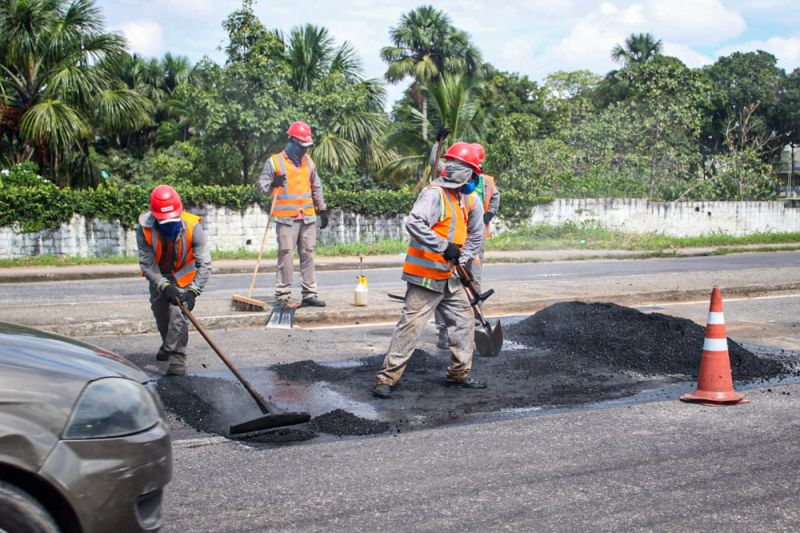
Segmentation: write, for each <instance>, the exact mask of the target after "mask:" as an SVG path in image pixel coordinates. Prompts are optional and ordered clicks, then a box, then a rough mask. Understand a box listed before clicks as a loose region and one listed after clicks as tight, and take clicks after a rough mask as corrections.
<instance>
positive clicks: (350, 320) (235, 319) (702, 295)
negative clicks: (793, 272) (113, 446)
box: [37, 282, 800, 337]
mask: <svg viewBox="0 0 800 533" xmlns="http://www.w3.org/2000/svg"><path fill="white" fill-rule="evenodd" d="M720 288H721V289H722V290H723V291H724V292H725V295H726V297H730V296H749V297H753V296H762V295H766V294H775V293H783V292H796V291H800V282H796V283H781V284H776V285H764V284H751V285H741V286H735V287H720ZM708 295H709V289H707V288H704V289H688V290H662V291H647V292H634V293H622V294H617V295H605V296H589V297H586V298H580V300H581V301H584V302H592V303H601V302H613V303H616V304H620V305H628V306H631V305H641V304H650V303H671V302H681V301H692V300H700V301H702V300H707V299H708ZM570 300H574V298H572V299H570ZM570 300H566V299H564V298H544V299H542V298H539V299H531V300H527V301H518V302H514V303H509V304H496V305H490V304H486V306H485V308H486V312H487V315H488V316H503V315H525V314H528V315H529V314H533V313H535V312H536V311H539V310H541V309H544V308H545V307H548V306H550V305H553V304H556V303H558V302H563V301H570ZM401 305H402V303H401V302H397V307H396V308H381V309H372V310H370V309H368V308H355V309H346V310H312V309H306V310H304V311H303V313H301V314H297V315H296V316H295V325H296V326H299V327H306V328H311V327H316V326H344V325H367V324H376V323H383V322H393V321H396V320H397V319H398V318H399V317H400V309H401ZM268 316H269V315H268V314H267V313H265V312H256V313H253V312H250V313H238V314H235V315H218V316H206V317H197V318H198V320H199V321H200V323H201V324H203V326H204V327H206V328H208V329H232V328H248V327H261V328H263V327H265V326H266V322H267V317H268ZM37 327H39V328H41V329H45V330H49V331H53V332H55V333H58V334H60V335H67V336H70V337H91V336H113V335H138V334H149V333H156V327H155V322H154V321H153V319H152V318H151V317H149V316H148V317H147V319H146V320H112V321H105V322H89V323H84V324H58V325H52V326H37ZM190 329H193V328H192V327H191V326H190Z"/></svg>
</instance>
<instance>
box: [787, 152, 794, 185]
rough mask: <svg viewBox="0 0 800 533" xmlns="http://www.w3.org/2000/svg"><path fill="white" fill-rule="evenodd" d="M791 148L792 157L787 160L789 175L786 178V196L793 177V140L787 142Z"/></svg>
mask: <svg viewBox="0 0 800 533" xmlns="http://www.w3.org/2000/svg"><path fill="white" fill-rule="evenodd" d="M789 147H790V148H791V150H792V159H791V160H790V161H789V176H788V177H787V178H786V198H787V199H788V198H789V190H790V189H791V188H792V181H793V180H792V178H794V142H790V143H789Z"/></svg>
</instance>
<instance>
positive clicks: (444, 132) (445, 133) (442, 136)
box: [436, 128, 450, 142]
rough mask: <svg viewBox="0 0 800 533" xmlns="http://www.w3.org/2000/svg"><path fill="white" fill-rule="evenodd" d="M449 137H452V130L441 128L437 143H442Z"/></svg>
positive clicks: (437, 135) (438, 132)
mask: <svg viewBox="0 0 800 533" xmlns="http://www.w3.org/2000/svg"><path fill="white" fill-rule="evenodd" d="M448 135H450V130H448V129H447V128H439V131H437V132H436V141H437V142H442V141H443V140H445V138H446V137H447V136H448Z"/></svg>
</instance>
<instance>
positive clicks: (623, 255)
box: [0, 244, 798, 284]
mask: <svg viewBox="0 0 800 533" xmlns="http://www.w3.org/2000/svg"><path fill="white" fill-rule="evenodd" d="M730 248H731V247H729V246H717V247H708V248H696V249H692V248H684V249H675V250H661V253H663V254H665V255H662V256H660V257H706V256H709V255H714V254H715V253H718V252H721V251H725V250H728V249H730ZM734 248H735V249H736V250H737V252H736V253H771V252H794V251H797V249H798V248H797V246H796V245H789V244H785V245H772V246H769V245H765V246H762V247H759V248H758V249H755V248H754V249H753V251H752V252H748V251H747V250H742V249H740V248H739V247H734ZM767 248H768V249H767ZM547 252H549V251H548V250H538V251H532V252H528V253H523V254H517V255H515V254H514V253H513V252H503V251H499V252H492V251H490V252H487V255H486V258H485V261H486V263H490V264H493V263H554V262H559V261H602V260H615V261H617V260H626V259H627V260H634V259H650V258H654V257H659V256H653V255H652V254H653V253H655V252H648V251H636V250H616V251H610V250H606V251H605V252H604V253H592V252H593V250H591V249H586V250H574V251H569V250H567V251H565V255H564V256H562V257H552V256H551V257H548V256H547ZM537 253H540V254H541V255H539V256H538V257H537V255H536V254H537ZM506 254H507V255H506ZM402 255H403V254H397V255H381V256H367V257H365V258H364V263H363V265H362V268H364V269H376V268H398V267H401V266H402V265H403V258H402ZM236 261H239V260H220V261H218V262H216V263H215V264H214V266H213V273H214V274H216V275H221V274H252V273H253V268H254V267H255V260H248V259H243V260H241V262H238V263H237V262H236ZM315 268H316V270H318V271H326V270H330V271H335V270H354V269H357V268H359V263H358V261H355V260H349V261H342V260H341V259H338V260H337V259H334V260H327V261H326V259H325V257H317V259H316V265H315ZM259 272H260V273H274V272H275V262H274V260H270V261H268V262H266V263H263V264H262V266H261V267H260V268H259ZM140 275H141V273H140V271H139V267H138V265H137V264H134V263H130V264H125V265H107V264H106V265H103V264H100V265H85V266H57V267H8V268H5V269H4V268H0V284H4V283H34V282H46V281H79V280H92V279H117V278H132V277H138V276H140Z"/></svg>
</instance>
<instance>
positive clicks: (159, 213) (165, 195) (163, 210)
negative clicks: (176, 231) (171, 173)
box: [150, 185, 183, 220]
mask: <svg viewBox="0 0 800 533" xmlns="http://www.w3.org/2000/svg"><path fill="white" fill-rule="evenodd" d="M150 212H151V213H153V216H154V217H156V220H170V219H172V218H178V217H180V216H181V213H183V203H181V197H180V196H178V193H177V191H176V190H175V189H173V188H172V187H170V186H169V185H159V186H158V187H156V188H155V189H153V192H151V193H150Z"/></svg>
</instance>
